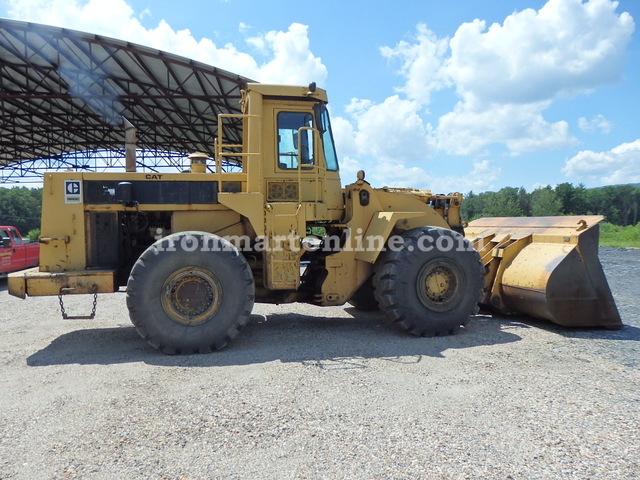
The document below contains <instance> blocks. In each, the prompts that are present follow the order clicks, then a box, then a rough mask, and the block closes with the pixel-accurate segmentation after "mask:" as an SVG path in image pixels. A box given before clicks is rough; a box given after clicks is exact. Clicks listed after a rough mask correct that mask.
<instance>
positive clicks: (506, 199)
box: [461, 183, 640, 226]
mask: <svg viewBox="0 0 640 480" xmlns="http://www.w3.org/2000/svg"><path fill="white" fill-rule="evenodd" d="M639 206H640V184H630V185H616V186H608V187H598V188H586V187H585V186H584V185H583V184H579V185H577V186H574V185H573V184H571V183H561V184H559V185H556V186H555V187H551V186H546V187H544V188H537V189H535V190H534V191H532V192H527V191H526V190H525V189H524V188H523V187H520V188H514V187H505V188H502V189H500V190H498V191H497V192H483V193H478V194H475V193H473V192H469V193H468V194H467V195H465V199H464V201H463V202H462V208H461V214H462V218H463V219H464V220H467V221H470V220H475V219H476V218H480V217H522V216H525V217H540V216H549V215H550V216H554V215H604V216H605V220H606V221H607V222H609V223H613V224H614V225H622V226H626V225H636V224H637V223H638V222H639V221H640V215H639V214H640V211H639V210H640V208H639Z"/></svg>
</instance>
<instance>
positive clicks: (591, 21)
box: [381, 0, 634, 155]
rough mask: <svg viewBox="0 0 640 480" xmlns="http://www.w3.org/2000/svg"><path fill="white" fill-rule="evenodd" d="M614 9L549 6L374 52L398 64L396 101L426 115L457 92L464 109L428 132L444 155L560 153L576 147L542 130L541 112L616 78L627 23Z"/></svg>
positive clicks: (601, 3) (564, 127)
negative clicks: (435, 97) (448, 92)
mask: <svg viewBox="0 0 640 480" xmlns="http://www.w3.org/2000/svg"><path fill="white" fill-rule="evenodd" d="M617 5H618V4H617V2H613V1H610V0H590V1H588V2H586V3H582V1H581V0H549V1H548V2H547V3H546V4H545V5H544V6H543V7H542V8H541V9H540V10H537V11H536V10H533V9H527V10H523V11H521V12H515V13H513V14H511V15H509V16H508V17H507V18H506V19H505V20H504V22H503V23H502V24H499V23H494V24H492V25H490V26H487V24H486V22H484V21H481V20H474V21H473V22H470V23H464V24H462V25H461V26H460V27H459V28H458V30H457V31H456V33H455V35H454V36H453V37H452V38H451V39H450V40H448V39H439V38H437V36H436V35H435V34H434V33H433V32H430V31H429V30H428V29H427V27H426V26H425V25H422V24H420V25H418V26H417V33H416V38H415V40H414V41H413V42H407V41H402V42H399V43H398V44H397V45H396V46H395V47H393V48H390V47H384V48H382V49H381V52H382V54H383V56H385V57H386V58H389V59H399V60H400V61H401V67H400V69H399V73H400V75H402V76H403V77H404V78H405V84H404V85H403V86H402V87H400V88H399V89H398V91H400V92H402V93H404V94H406V95H407V97H408V98H409V99H411V100H414V101H417V102H419V103H421V104H422V105H423V106H424V107H426V106H428V105H429V103H430V101H431V96H432V94H433V93H434V92H436V91H437V90H440V89H442V88H445V87H447V86H449V85H451V86H453V87H455V90H456V92H457V94H458V95H459V96H460V98H461V101H460V102H459V103H458V104H457V105H456V106H455V108H454V109H453V110H452V111H451V112H449V113H447V114H445V115H443V116H442V117H441V118H440V119H439V122H438V126H437V128H436V129H435V131H434V132H433V134H434V135H435V137H437V139H438V145H439V146H440V148H442V149H444V150H445V151H447V152H448V153H455V154H466V155H469V154H475V153H482V151H483V149H484V148H485V147H487V146H489V145H492V144H495V143H500V144H504V145H505V146H506V147H507V148H508V149H509V150H510V151H511V153H512V154H518V153H521V152H526V151H536V150H545V149H550V148H558V147H562V146H567V145H571V144H574V143H575V142H576V140H575V138H574V137H573V136H572V135H571V133H570V131H569V128H568V124H567V123H566V122H564V121H563V122H556V123H549V122H547V121H546V120H545V118H544V116H543V112H544V111H545V110H546V109H547V108H549V106H550V105H551V104H552V102H553V101H554V100H556V99H558V98H564V97H567V96H571V95H576V94H580V93H584V92H587V91H590V90H593V89H595V88H597V87H599V86H602V85H605V84H608V83H612V82H615V81H618V80H619V79H620V78H621V70H622V69H621V67H622V64H623V61H624V58H625V47H626V46H627V44H628V43H629V42H630V40H631V34H632V33H633V30H634V23H633V19H632V18H631V16H630V15H629V14H628V13H621V14H618V13H616V8H617ZM598 128H601V129H602V128H606V127H604V126H602V127H600V126H599V127H598Z"/></svg>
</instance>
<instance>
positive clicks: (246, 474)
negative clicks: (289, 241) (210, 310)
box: [0, 248, 640, 480]
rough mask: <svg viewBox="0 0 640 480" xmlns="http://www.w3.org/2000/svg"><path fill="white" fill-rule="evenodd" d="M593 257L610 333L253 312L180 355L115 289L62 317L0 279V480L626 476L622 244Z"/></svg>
mask: <svg viewBox="0 0 640 480" xmlns="http://www.w3.org/2000/svg"><path fill="white" fill-rule="evenodd" d="M601 260H602V263H603V265H604V267H605V271H606V273H607V276H608V278H609V283H610V285H611V287H612V290H613V292H614V296H615V298H616V301H617V304H618V308H619V310H620V312H621V314H622V317H623V321H624V323H625V325H626V326H625V328H624V329H622V330H619V331H606V330H597V329H582V330H569V329H564V328H560V327H557V326H554V325H551V324H549V323H544V322H536V321H531V320H526V319H523V318H515V317H511V318H491V317H487V316H477V317H476V318H475V319H474V321H473V322H472V323H471V324H470V326H469V327H468V328H467V329H466V330H464V331H463V332H461V333H460V334H458V335H455V336H452V337H447V338H434V339H429V338H413V337H410V336H407V335H405V334H404V333H402V332H399V331H397V330H396V329H395V327H393V326H391V325H389V324H388V323H387V322H386V321H385V320H384V318H383V317H382V316H381V315H380V314H377V313H376V314H361V313H359V312H356V311H354V310H353V309H352V308H317V307H311V306H306V305H284V306H270V305H256V307H255V310H254V315H253V316H252V320H251V323H250V325H249V326H248V327H247V328H246V329H245V330H244V331H243V332H242V333H241V335H240V337H238V339H237V340H236V341H235V342H234V343H233V344H232V345H230V347H229V348H227V349H226V350H224V351H221V352H218V353H214V354H211V355H195V356H185V357H169V356H164V355H162V354H160V353H158V352H156V351H155V350H153V349H151V348H150V347H148V346H147V345H146V343H145V342H144V341H142V340H141V339H140V338H139V337H138V335H137V334H136V332H135V330H134V329H133V328H132V327H131V325H130V323H129V320H128V316H127V312H126V307H125V301H124V295H123V294H121V293H120V294H112V295H102V296H100V299H99V302H98V315H97V319H96V320H93V321H85V320H83V321H62V320H61V319H60V318H59V311H58V304H57V299H55V298H31V299H28V300H26V301H22V300H20V299H16V298H13V297H11V296H9V295H8V294H7V292H6V280H1V281H0V290H2V291H1V292H0V310H1V311H2V312H4V314H3V317H4V318H3V320H2V321H1V322H0V338H2V342H1V343H0V386H1V390H0V392H1V394H0V426H1V431H0V479H2V480H5V479H29V480H33V479H69V478H82V479H127V480H130V479H170V480H187V479H188V480H194V479H214V478H229V479H278V480H281V479H377V478H379V479H423V478H424V479H474V478H483V479H502V480H505V479H598V480H599V479H625V480H626V479H633V478H640V460H639V459H640V426H639V419H640V375H639V373H638V364H639V358H640V355H639V350H640V349H639V345H640V343H639V342H640V316H639V315H638V293H639V287H638V285H640V268H639V267H640V250H625V249H612V248H603V249H602V250H601ZM89 309H90V299H89V298H87V297H82V298H78V297H76V298H73V299H71V300H69V301H68V310H71V311H73V312H77V313H86V312H85V311H88V310H89Z"/></svg>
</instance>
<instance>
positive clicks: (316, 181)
mask: <svg viewBox="0 0 640 480" xmlns="http://www.w3.org/2000/svg"><path fill="white" fill-rule="evenodd" d="M303 130H311V131H312V132H313V140H314V147H315V145H320V143H319V142H320V139H319V138H318V137H316V134H318V135H319V134H320V132H319V131H318V129H317V128H313V127H300V128H299V129H298V203H302V149H301V148H300V145H302V143H300V138H301V137H300V133H301V132H302V131H303ZM304 166H305V168H307V169H308V168H309V167H311V168H313V169H314V171H315V173H316V178H315V184H316V199H315V203H318V201H319V199H320V170H324V171H326V170H327V169H326V168H325V167H322V166H320V165H318V164H316V156H315V155H314V157H313V163H308V164H305V165H304Z"/></svg>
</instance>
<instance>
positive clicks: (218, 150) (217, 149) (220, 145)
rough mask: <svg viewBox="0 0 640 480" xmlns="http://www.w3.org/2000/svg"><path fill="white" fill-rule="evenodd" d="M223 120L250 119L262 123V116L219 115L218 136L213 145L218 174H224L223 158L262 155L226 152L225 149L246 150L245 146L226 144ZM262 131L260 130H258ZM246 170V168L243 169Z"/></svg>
mask: <svg viewBox="0 0 640 480" xmlns="http://www.w3.org/2000/svg"><path fill="white" fill-rule="evenodd" d="M223 118H242V120H243V121H244V120H245V119H249V118H256V119H258V121H260V116H259V115H249V114H244V113H220V114H218V136H217V137H216V139H215V140H214V143H213V148H214V154H215V161H216V173H222V158H223V157H250V156H255V155H260V152H225V151H224V149H225V148H244V145H236V144H226V145H225V143H224V134H223V129H224V122H223V121H222V119H223ZM244 127H245V126H244V124H243V129H244ZM258 130H260V129H258ZM243 170H244V168H243Z"/></svg>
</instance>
